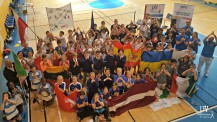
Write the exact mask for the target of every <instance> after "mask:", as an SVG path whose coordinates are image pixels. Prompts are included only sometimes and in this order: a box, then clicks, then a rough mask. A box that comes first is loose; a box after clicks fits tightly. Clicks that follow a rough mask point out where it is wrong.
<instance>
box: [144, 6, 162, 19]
mask: <svg viewBox="0 0 217 122" xmlns="http://www.w3.org/2000/svg"><path fill="white" fill-rule="evenodd" d="M164 8H165V4H146V5H145V12H144V18H145V15H146V14H149V15H150V16H151V18H158V19H160V18H163V15H164Z"/></svg>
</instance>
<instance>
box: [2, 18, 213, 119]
mask: <svg viewBox="0 0 217 122" xmlns="http://www.w3.org/2000/svg"><path fill="white" fill-rule="evenodd" d="M214 40H217V38H216V35H215V33H214V32H212V33H211V34H210V35H208V36H207V37H206V38H205V39H204V40H203V42H201V41H200V39H199V38H198V33H197V32H195V31H194V29H193V27H191V21H189V20H187V21H186V26H184V27H183V28H181V29H178V28H176V24H175V23H171V26H170V28H169V29H167V30H166V32H165V33H164V32H163V29H162V28H161V27H160V24H159V22H158V20H157V19H153V18H151V17H150V15H148V14H147V15H146V16H145V19H144V20H143V23H142V24H141V25H137V24H135V23H133V22H131V23H130V24H129V25H127V26H125V25H124V24H119V23H118V20H117V19H115V20H114V24H112V25H111V29H110V30H109V29H108V28H107V27H106V23H105V21H102V22H101V25H100V27H99V28H98V26H97V24H94V28H92V29H89V30H88V31H87V32H86V33H85V32H84V31H81V30H80V29H79V28H77V29H74V30H68V36H67V38H66V36H65V34H64V32H63V31H60V32H59V36H54V35H53V34H52V33H51V32H49V31H47V32H46V36H45V38H39V37H38V43H37V51H36V52H35V51H33V49H32V48H31V47H29V46H28V43H24V44H23V49H22V50H21V51H19V52H18V53H17V56H18V59H19V61H20V62H21V64H22V66H23V68H24V69H25V70H26V72H27V73H28V77H27V79H26V80H27V83H26V84H24V86H26V87H24V88H29V89H31V91H33V92H34V94H35V97H36V98H37V99H36V101H37V102H39V103H40V104H43V105H50V104H52V101H53V98H54V97H53V91H52V89H51V86H50V84H49V83H46V80H47V79H49V78H50V76H49V75H50V74H49V73H48V72H47V71H46V69H47V68H48V67H52V66H62V67H63V70H64V71H63V72H62V75H59V76H58V77H56V79H57V83H56V85H58V88H59V90H60V91H61V92H62V93H63V94H64V95H66V96H67V95H68V94H70V93H72V92H76V93H77V94H78V98H77V100H76V104H77V110H78V111H77V114H78V116H79V117H80V120H82V119H83V118H84V117H86V116H88V115H90V114H89V113H92V115H93V119H94V120H95V117H96V116H98V115H100V114H103V115H104V117H105V119H106V120H107V121H111V119H110V117H109V111H108V105H107V102H106V100H107V99H111V98H113V97H117V96H119V95H120V94H123V93H124V92H126V91H127V90H128V89H129V88H130V87H132V86H133V85H134V84H140V83H145V82H157V87H158V88H159V89H161V90H170V87H171V81H172V78H173V76H174V75H178V76H180V77H192V78H193V80H194V81H195V82H196V81H197V80H198V73H200V71H201V68H202V66H203V64H204V63H205V64H206V67H205V76H206V77H207V76H208V71H209V68H210V65H211V62H212V60H213V53H214V50H215V46H216V45H217V41H216V42H214ZM113 41H119V42H120V43H121V44H123V45H124V44H127V43H130V44H131V45H132V47H133V48H134V49H136V50H137V49H142V50H143V51H147V52H151V51H165V50H168V51H172V50H178V51H182V50H186V51H187V52H188V53H187V55H186V56H184V57H181V58H180V59H179V60H175V59H172V60H171V62H170V64H169V65H166V64H165V63H162V64H161V66H160V67H159V70H158V71H157V72H151V69H150V68H148V67H147V68H145V69H144V71H138V70H135V69H133V68H132V67H125V63H126V56H125V55H124V50H123V49H119V50H118V54H115V53H114V45H113ZM54 42H56V43H57V46H56V47H54V46H53V43H54ZM201 43H203V44H204V47H203V50H202V54H201V56H200V60H199V65H198V67H197V70H196V65H195V64H194V60H195V58H196V54H197V52H198V46H200V45H201ZM38 57H39V58H41V62H40V70H39V69H37V68H36V66H35V64H34V59H35V58H38ZM5 64H6V67H5V69H4V76H5V78H6V80H7V81H8V83H7V86H8V92H5V93H4V94H3V96H2V97H3V102H2V106H1V109H2V110H4V112H5V115H6V118H7V120H9V121H11V122H14V121H15V119H16V120H21V118H20V115H19V112H22V111H21V108H22V107H20V105H22V102H21V100H22V99H19V100H18V99H16V98H17V97H16V95H19V97H20V98H22V96H23V94H24V93H23V92H22V88H23V84H22V83H20V80H19V75H17V72H16V69H15V67H14V64H13V63H12V62H11V61H10V60H9V59H7V60H6V61H5ZM138 67H139V65H138ZM64 79H70V81H71V84H70V85H69V86H66V83H65V82H64ZM21 87H22V88H21ZM144 87H145V86H144ZM84 89H86V92H85V90H84ZM186 96H188V95H186ZM180 97H183V96H180ZM40 100H41V102H40ZM12 109H14V110H12ZM90 111H91V112H90Z"/></svg>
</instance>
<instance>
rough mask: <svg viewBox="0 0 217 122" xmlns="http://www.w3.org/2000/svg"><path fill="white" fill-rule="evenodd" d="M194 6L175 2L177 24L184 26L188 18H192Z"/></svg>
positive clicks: (174, 11) (174, 12) (174, 15)
mask: <svg viewBox="0 0 217 122" xmlns="http://www.w3.org/2000/svg"><path fill="white" fill-rule="evenodd" d="M193 14H194V6H193V5H188V4H180V3H175V4H174V9H173V19H176V26H177V27H178V28H182V27H183V26H185V25H186V20H192V18H193Z"/></svg>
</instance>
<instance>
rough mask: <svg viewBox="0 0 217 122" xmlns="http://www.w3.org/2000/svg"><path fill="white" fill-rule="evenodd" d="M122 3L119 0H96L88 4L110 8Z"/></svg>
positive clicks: (99, 7) (100, 7) (122, 3)
mask: <svg viewBox="0 0 217 122" xmlns="http://www.w3.org/2000/svg"><path fill="white" fill-rule="evenodd" d="M123 5H124V2H122V1H121V0H96V1H93V2H91V3H90V4H89V6H91V7H93V8H97V9H112V8H118V7H121V6H123Z"/></svg>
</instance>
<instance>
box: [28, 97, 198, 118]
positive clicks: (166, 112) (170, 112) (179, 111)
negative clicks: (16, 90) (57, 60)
mask: <svg viewBox="0 0 217 122" xmlns="http://www.w3.org/2000/svg"><path fill="white" fill-rule="evenodd" d="M173 96H174V95H171V97H173ZM30 99H31V120H32V122H45V115H46V119H47V122H77V121H78V119H77V116H76V113H75V112H72V113H69V112H65V111H63V110H61V109H59V108H58V106H57V102H56V100H55V102H54V104H53V105H51V106H49V107H46V108H45V113H44V111H41V107H40V106H39V104H38V103H35V104H33V103H32V101H33V95H32V93H31V97H30ZM58 112H59V113H58ZM193 112H195V110H194V109H193V108H192V107H191V106H189V105H188V104H187V103H186V101H184V100H183V99H181V104H176V105H173V106H171V107H169V108H163V109H161V110H158V111H153V110H152V109H151V108H150V106H145V107H141V108H136V109H132V110H129V111H127V112H125V113H123V114H121V115H120V116H116V117H114V118H112V122H120V121H121V122H133V121H134V120H135V121H136V122H143V121H144V120H146V121H148V122H159V121H160V122H166V121H170V120H173V119H176V118H179V117H181V116H184V115H187V114H190V113H193ZM90 120H91V117H87V118H85V119H84V120H83V122H89V121H90Z"/></svg>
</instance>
